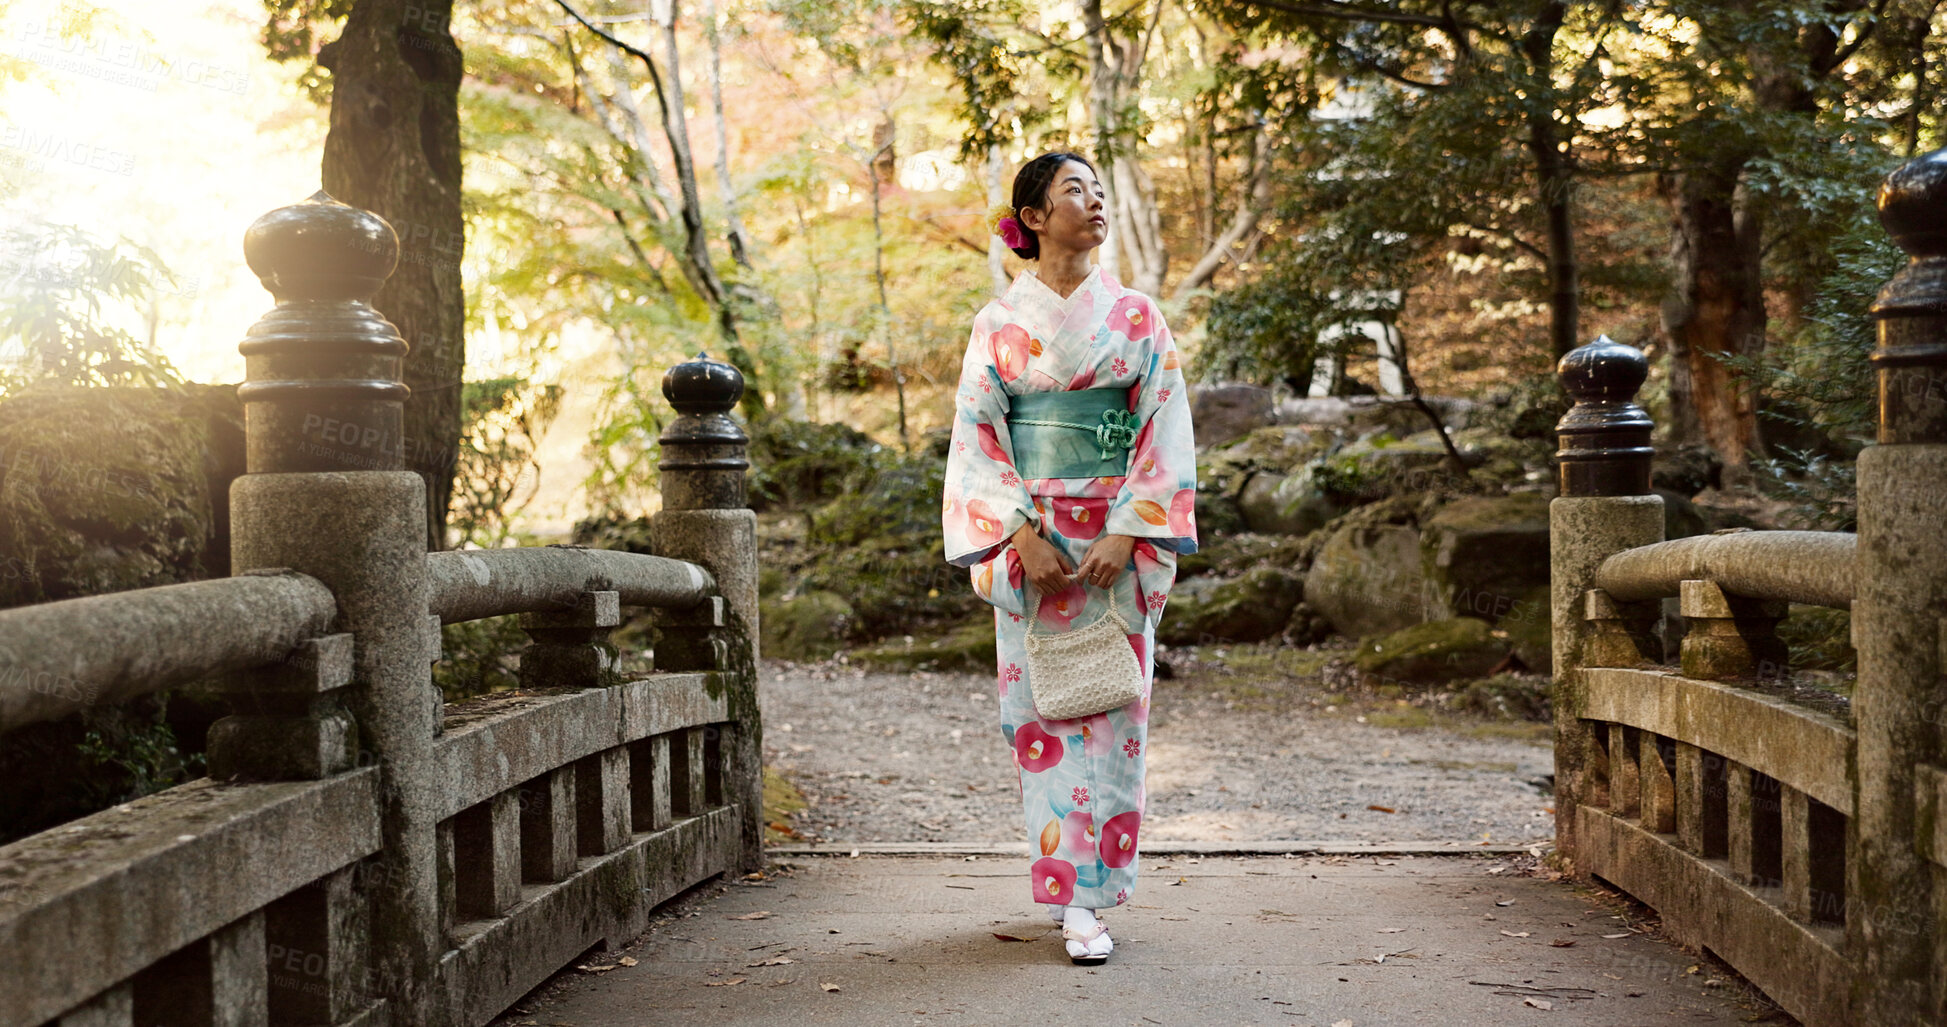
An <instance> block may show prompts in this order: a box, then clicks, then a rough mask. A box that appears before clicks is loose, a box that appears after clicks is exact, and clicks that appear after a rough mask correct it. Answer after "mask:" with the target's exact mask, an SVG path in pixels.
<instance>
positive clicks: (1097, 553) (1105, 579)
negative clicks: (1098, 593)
mask: <svg viewBox="0 0 1947 1027" xmlns="http://www.w3.org/2000/svg"><path fill="white" fill-rule="evenodd" d="M1135 548H1136V539H1135V537H1134V536H1132V535H1104V536H1102V537H1101V538H1098V539H1096V540H1095V544H1094V545H1092V546H1089V547H1088V555H1086V556H1084V557H1082V565H1081V567H1080V568H1078V569H1077V570H1076V571H1075V577H1076V579H1077V580H1079V581H1081V582H1083V583H1084V584H1089V585H1094V586H1096V587H1098V588H1108V587H1109V586H1110V585H1113V584H1115V579H1116V578H1117V576H1119V575H1120V574H1121V573H1122V572H1123V571H1124V570H1125V569H1127V568H1128V566H1129V553H1130V552H1131V551H1132V550H1134V549H1135Z"/></svg>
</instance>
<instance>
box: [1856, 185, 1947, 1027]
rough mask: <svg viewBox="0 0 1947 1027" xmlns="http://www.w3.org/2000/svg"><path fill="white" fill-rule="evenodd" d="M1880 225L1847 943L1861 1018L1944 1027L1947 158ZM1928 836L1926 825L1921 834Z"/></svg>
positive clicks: (1890, 191) (1862, 461) (1865, 462)
mask: <svg viewBox="0 0 1947 1027" xmlns="http://www.w3.org/2000/svg"><path fill="white" fill-rule="evenodd" d="M1879 216H1880V221H1881V223H1882V224H1883V225H1885V227H1886V230H1887V232H1888V233H1889V234H1890V235H1892V237H1893V241H1894V242H1896V243H1898V244H1899V246H1900V248H1901V249H1903V250H1905V251H1906V252H1907V254H1908V255H1909V257H1910V262H1909V263H1908V264H1907V266H1906V267H1905V268H1904V269H1903V270H1901V271H1900V273H1899V274H1897V275H1895V276H1894V277H1893V279H1892V280H1891V281H1890V282H1888V283H1887V284H1886V287H1885V288H1884V289H1882V290H1881V291H1880V294H1879V298H1878V300H1877V301H1876V302H1875V303H1874V304H1873V307H1872V313H1873V316H1874V317H1875V318H1877V319H1878V321H1879V347H1878V349H1877V350H1876V351H1875V352H1874V353H1873V357H1872V359H1873V365H1874V367H1875V368H1876V369H1877V372H1878V377H1879V416H1880V421H1879V439H1878V442H1879V444H1878V445H1876V446H1871V447H1868V448H1867V449H1866V450H1865V451H1864V452H1863V453H1861V454H1860V455H1859V465H1858V495H1859V547H1858V561H1859V564H1858V568H1857V574H1858V585H1857V594H1856V596H1855V598H1854V601H1853V604H1852V629H1853V640H1854V645H1855V646H1856V647H1857V649H1858V652H1859V679H1858V683H1857V685H1856V686H1855V688H1854V690H1853V700H1852V710H1853V718H1854V722H1855V725H1856V726H1857V728H1858V757H1857V768H1858V774H1857V778H1856V781H1857V792H1856V794H1855V798H1854V813H1853V817H1854V821H1853V826H1854V829H1855V831H1856V832H1857V836H1858V839H1859V844H1858V848H1857V850H1856V858H1854V859H1851V860H1848V861H1847V867H1846V869H1847V872H1848V874H1849V875H1850V877H1851V880H1850V881H1849V882H1848V883H1849V885H1850V886H1851V887H1850V888H1849V889H1848V891H1849V893H1850V894H1851V895H1852V896H1853V897H1854V898H1855V899H1856V902H1855V903H1854V905H1853V906H1852V907H1851V908H1849V909H1848V910H1847V914H1848V915H1847V917H1846V930H1847V935H1848V941H1849V942H1851V943H1852V944H1853V945H1854V951H1856V952H1857V953H1858V954H1859V961H1858V966H1859V968H1860V973H1859V975H1858V977H1857V979H1856V980H1857V984H1856V987H1855V990H1854V1000H1855V1008H1856V1010H1857V1014H1858V1022H1860V1023H1873V1024H1883V1025H1899V1024H1922V1023H1939V1022H1941V1020H1942V1017H1943V1014H1947V1007H1944V1006H1943V1000H1942V993H1941V984H1940V976H1939V974H1938V973H1937V972H1936V971H1935V967H1936V966H1937V965H1938V962H1939V960H1938V957H1937V955H1936V953H1937V952H1938V951H1939V950H1938V949H1937V947H1936V946H1937V944H1938V943H1937V940H1936V931H1937V927H1938V925H1939V924H1940V923H1941V922H1942V917H1943V911H1942V909H1941V905H1940V904H1941V903H1943V902H1947V887H1943V883H1947V882H1943V880H1942V869H1941V868H1940V867H1938V866H1935V865H1933V864H1932V863H1931V862H1930V861H1928V860H1927V859H1926V858H1925V857H1923V856H1921V855H1920V850H1919V849H1917V848H1916V831H1918V830H1921V829H1922V825H1921V824H1920V822H1919V816H1918V810H1917V808H1916V797H1915V794H1914V792H1915V787H1916V784H1917V782H1918V779H1919V775H1918V773H1917V767H1918V765H1919V764H1923V763H1930V764H1935V765H1939V763H1940V762H1941V755H1942V748H1943V746H1942V740H1941V737H1940V730H1941V726H1940V725H1939V724H1937V723H1935V722H1934V719H1933V718H1932V717H1931V716H1929V714H1930V713H1931V712H1932V711H1934V710H1937V709H1939V708H1940V707H1939V703H1940V702H1941V701H1942V699H1943V687H1942V681H1941V673H1942V671H1943V669H1947V668H1943V666H1942V659H1943V657H1942V655H1941V644H1940V643H1941V640H1940V632H1941V620H1940V617H1941V614H1942V613H1943V612H1947V546H1943V545H1942V544H1941V528H1942V524H1943V520H1942V511H1943V510H1944V509H1947V150H1936V151H1934V152H1933V153H1929V154H1926V155H1924V156H1921V157H1919V158H1917V159H1915V160H1913V161H1911V162H1909V163H1908V164H1906V165H1905V166H1903V167H1901V168H1899V169H1898V170H1896V171H1894V172H1893V173H1892V174H1890V175H1888V176H1887V177H1886V181H1885V182H1884V184H1882V185H1881V187H1880V191H1879ZM1929 829H1930V828H1929Z"/></svg>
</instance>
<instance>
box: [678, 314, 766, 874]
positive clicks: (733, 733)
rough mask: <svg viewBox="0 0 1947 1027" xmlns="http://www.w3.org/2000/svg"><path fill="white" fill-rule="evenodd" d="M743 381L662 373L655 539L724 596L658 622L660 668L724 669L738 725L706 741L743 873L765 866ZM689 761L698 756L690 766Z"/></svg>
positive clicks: (701, 365)
mask: <svg viewBox="0 0 1947 1027" xmlns="http://www.w3.org/2000/svg"><path fill="white" fill-rule="evenodd" d="M743 394H744V378H743V375H742V374H741V373H739V372H738V371H737V369H736V368H734V367H732V366H731V365H729V364H726V363H722V362H720V361H715V360H711V359H709V357H708V356H706V355H704V354H701V353H699V354H697V357H696V359H695V360H692V361H689V362H687V363H683V364H678V365H677V366H675V367H673V368H671V369H670V370H669V372H668V373H667V374H666V375H664V376H663V395H664V396H665V397H667V398H668V399H669V402H670V405H672V406H674V407H675V408H676V412H677V415H678V416H677V418H676V419H675V420H674V421H672V422H670V424H669V426H668V428H667V429H665V430H664V431H663V434H662V439H661V442H662V458H661V461H660V463H659V467H660V470H661V473H662V494H663V508H662V512H661V513H658V514H657V515H656V519H655V524H654V528H653V531H652V546H653V548H654V549H655V551H656V554H657V555H659V556H666V557H671V558H674V559H679V560H689V561H691V562H693V563H697V564H701V565H702V566H704V567H706V568H708V569H709V571H710V573H711V574H712V575H714V576H715V578H716V582H717V589H718V591H719V593H720V594H721V596H722V601H721V602H712V603H705V604H702V606H701V607H699V608H697V609H695V610H686V611H669V612H668V613H667V615H665V616H664V617H663V618H662V619H661V620H659V622H658V623H659V626H660V628H661V630H662V638H661V640H660V641H658V642H657V644H656V669H658V670H701V669H705V668H707V667H715V668H717V669H720V670H722V671H725V672H726V673H725V675H724V676H725V678H726V680H727V681H728V682H729V685H728V687H729V688H730V689H731V693H730V696H729V706H730V716H731V719H732V721H733V722H734V725H733V726H732V728H731V729H730V730H729V731H728V732H727V733H725V735H724V736H723V737H719V738H717V739H714V742H715V744H714V746H712V745H709V744H708V743H709V742H710V741H711V740H709V739H705V740H703V741H704V742H705V745H704V746H703V749H704V751H705V752H709V751H710V750H711V749H714V750H715V753H716V757H717V760H718V766H719V767H720V770H721V773H722V775H723V799H724V801H726V802H731V803H736V804H738V805H739V806H741V807H742V808H743V811H744V815H743V825H742V829H743V855H742V858H741V864H742V867H743V869H745V870H760V869H762V868H763V866H764V824H763V810H764V750H763V742H764V736H763V720H762V717H761V715H760V713H759V710H758V705H757V656H758V652H757V515H756V514H755V513H753V512H752V511H751V510H750V507H749V503H748V501H747V500H746V498H745V488H744V474H745V472H746V471H747V470H749V468H750V460H749V457H748V455H747V447H748V445H749V441H750V440H749V438H748V437H747V436H746V435H745V434H744V431H743V429H742V428H740V427H738V425H737V422H736V421H735V420H734V419H732V418H731V416H730V412H731V411H732V410H733V409H735V408H736V406H737V401H738V400H739V399H741V398H742V397H743ZM691 765H692V766H694V765H696V762H695V761H693V762H692V763H691Z"/></svg>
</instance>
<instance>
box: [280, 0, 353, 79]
mask: <svg viewBox="0 0 1947 1027" xmlns="http://www.w3.org/2000/svg"><path fill="white" fill-rule="evenodd" d="M355 2H356V0H264V11H265V14H266V19H265V21H264V31H263V35H262V37H261V40H262V42H263V44H264V51H265V53H267V54H268V55H269V56H270V59H271V60H273V61H277V62H279V63H285V62H290V61H302V62H304V70H303V72H301V73H300V74H299V75H298V80H297V84H298V88H299V89H302V90H303V91H304V93H305V95H307V96H309V97H311V99H312V100H313V101H315V102H317V103H319V104H329V103H330V102H331V72H330V71H328V70H326V69H325V68H324V67H323V66H322V65H320V64H319V63H318V56H319V52H320V51H321V50H322V49H323V48H324V46H325V44H326V43H327V42H328V40H326V39H324V38H323V37H324V36H325V35H326V34H327V32H329V34H330V35H331V36H332V38H336V37H337V34H338V33H337V30H339V29H342V28H343V27H344V24H345V18H346V17H347V16H348V15H350V14H351V13H352V4H353V3H355Z"/></svg>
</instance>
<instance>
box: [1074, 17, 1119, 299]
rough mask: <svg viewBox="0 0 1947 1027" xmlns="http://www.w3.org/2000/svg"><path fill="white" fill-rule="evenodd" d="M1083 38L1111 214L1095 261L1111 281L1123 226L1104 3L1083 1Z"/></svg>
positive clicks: (1099, 167) (1091, 116)
mask: <svg viewBox="0 0 1947 1027" xmlns="http://www.w3.org/2000/svg"><path fill="white" fill-rule="evenodd" d="M1082 34H1083V36H1085V37H1086V39H1087V47H1088V120H1089V126H1090V129H1091V138H1092V139H1093V145H1094V148H1095V153H1094V154H1092V156H1093V157H1094V158H1095V171H1096V174H1097V176H1098V177H1099V178H1100V179H1101V182H1102V192H1103V194H1104V202H1103V204H1102V206H1103V207H1104V208H1105V209H1106V210H1107V211H1108V214H1109V237H1108V239H1107V240H1105V241H1104V242H1103V243H1102V248H1101V250H1100V251H1099V252H1098V253H1097V255H1096V260H1097V262H1099V263H1100V264H1101V265H1102V272H1103V273H1104V274H1107V275H1109V276H1110V277H1114V278H1119V277H1121V276H1122V267H1121V260H1120V257H1121V255H1122V254H1121V250H1122V240H1121V239H1120V238H1118V236H1119V235H1120V234H1121V233H1120V229H1121V226H1120V225H1118V224H1117V223H1116V220H1117V219H1116V216H1115V211H1116V187H1115V164H1116V157H1117V154H1116V152H1115V145H1116V138H1115V113H1116V112H1115V76H1114V73H1113V72H1111V71H1110V69H1109V39H1108V35H1109V28H1108V25H1107V23H1106V22H1104V20H1103V18H1102V0H1082Z"/></svg>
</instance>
